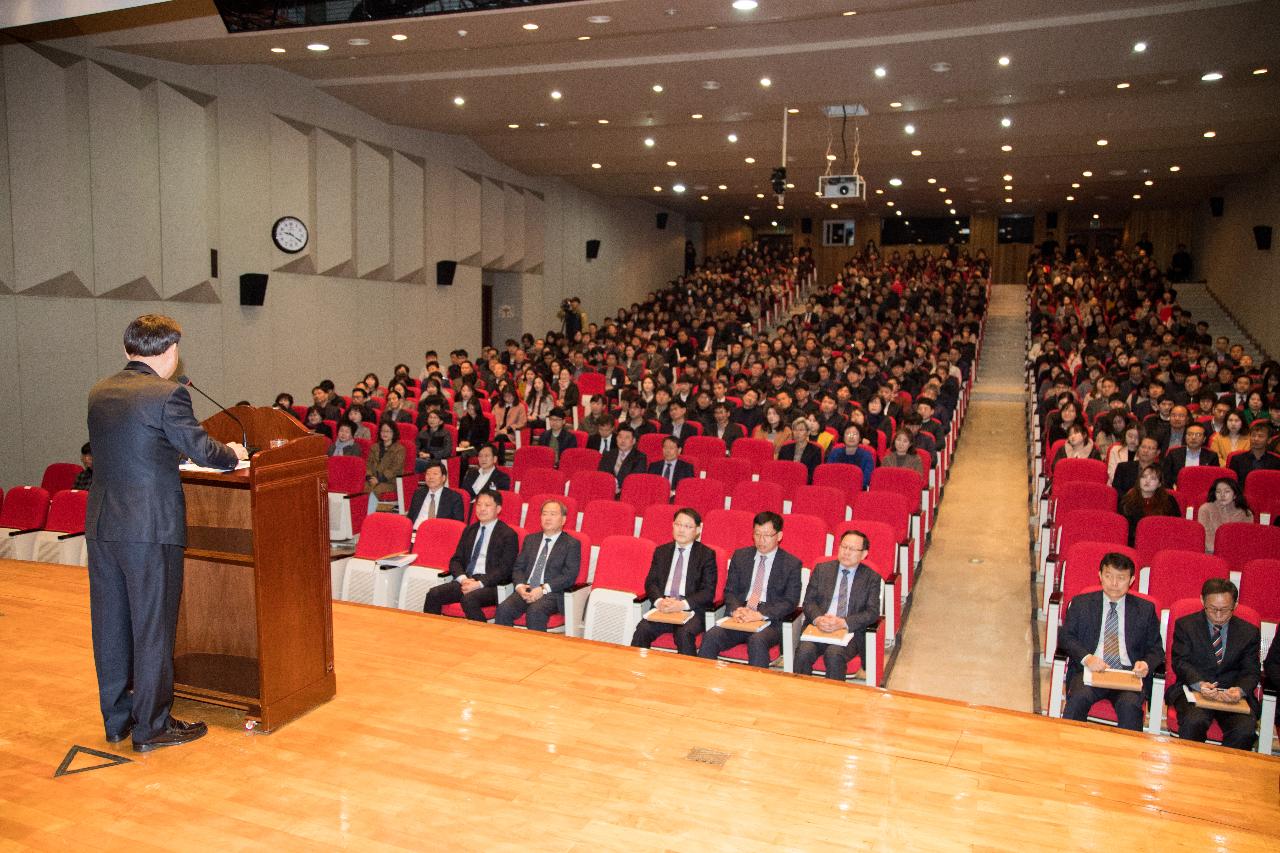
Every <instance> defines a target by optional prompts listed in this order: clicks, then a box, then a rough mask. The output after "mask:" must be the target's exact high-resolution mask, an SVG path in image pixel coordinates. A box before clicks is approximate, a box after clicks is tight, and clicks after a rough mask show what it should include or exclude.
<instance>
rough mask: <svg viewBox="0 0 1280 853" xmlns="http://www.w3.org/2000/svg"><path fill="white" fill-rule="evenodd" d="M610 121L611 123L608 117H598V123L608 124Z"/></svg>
mask: <svg viewBox="0 0 1280 853" xmlns="http://www.w3.org/2000/svg"><path fill="white" fill-rule="evenodd" d="M608 123H609V120H608V119H607V118H598V119H596V124H608Z"/></svg>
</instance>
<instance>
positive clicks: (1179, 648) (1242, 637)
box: [1165, 610, 1262, 714]
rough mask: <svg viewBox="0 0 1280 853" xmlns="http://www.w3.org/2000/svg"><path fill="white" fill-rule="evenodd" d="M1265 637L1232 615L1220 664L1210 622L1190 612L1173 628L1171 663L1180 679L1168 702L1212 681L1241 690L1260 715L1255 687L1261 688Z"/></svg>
mask: <svg viewBox="0 0 1280 853" xmlns="http://www.w3.org/2000/svg"><path fill="white" fill-rule="evenodd" d="M1261 642H1262V635H1261V634H1260V633H1259V632H1258V629H1257V628H1255V627H1253V626H1252V625H1250V624H1249V623H1248V622H1246V621H1244V620H1243V619H1241V618H1240V617H1239V616H1232V617H1231V621H1230V622H1228V623H1227V647H1226V648H1225V649H1224V650H1223V653H1222V663H1221V664H1219V663H1218V660H1217V658H1216V657H1215V656H1214V654H1213V641H1212V640H1211V639H1210V638H1209V621H1208V620H1207V619H1206V618H1205V615H1204V611H1203V610H1197V611H1196V612H1195V613H1189V614H1187V615H1186V616H1183V617H1182V618H1181V619H1179V620H1178V621H1177V622H1176V623H1174V626H1173V654H1172V656H1171V660H1170V664H1171V665H1172V667H1173V671H1174V673H1175V674H1176V675H1177V676H1178V677H1177V680H1176V681H1174V683H1173V684H1171V685H1170V686H1169V689H1168V691H1167V692H1166V693H1165V699H1166V700H1167V701H1169V702H1172V701H1173V697H1174V696H1175V695H1177V694H1178V693H1181V692H1182V686H1183V685H1184V684H1185V685H1187V686H1188V687H1190V686H1191V685H1192V684H1195V683H1196V682H1198V681H1211V682H1213V683H1214V684H1216V685H1218V687H1221V688H1227V687H1239V688H1240V690H1241V691H1243V692H1244V698H1245V699H1246V700H1247V701H1248V703H1249V706H1250V707H1251V708H1253V711H1254V713H1255V714H1256V713H1257V712H1258V700H1257V699H1256V698H1254V695H1253V691H1254V688H1256V687H1257V686H1258V680H1259V678H1260V676H1261V672H1262V665H1261V664H1260V663H1259V656H1260V655H1261Z"/></svg>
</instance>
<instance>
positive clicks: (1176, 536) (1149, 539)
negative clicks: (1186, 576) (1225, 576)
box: [1134, 515, 1204, 566]
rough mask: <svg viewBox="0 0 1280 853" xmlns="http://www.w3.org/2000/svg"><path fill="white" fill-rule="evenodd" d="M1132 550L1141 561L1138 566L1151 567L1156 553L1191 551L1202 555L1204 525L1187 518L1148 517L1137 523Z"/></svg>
mask: <svg viewBox="0 0 1280 853" xmlns="http://www.w3.org/2000/svg"><path fill="white" fill-rule="evenodd" d="M1134 548H1135V549H1136V550H1137V552H1138V556H1139V557H1140V558H1141V559H1142V562H1140V563H1138V565H1139V566H1149V565H1151V560H1152V558H1154V557H1155V555H1156V552H1157V551H1163V550H1174V551H1191V552H1193V553H1197V554H1203V553H1204V525H1202V524H1201V523H1200V522H1198V521H1192V520H1190V519H1187V518H1171V517H1169V516H1166V515H1149V516H1147V517H1146V518H1143V519H1142V520H1141V521H1139V522H1138V535H1137V537H1136V538H1135V540H1134Z"/></svg>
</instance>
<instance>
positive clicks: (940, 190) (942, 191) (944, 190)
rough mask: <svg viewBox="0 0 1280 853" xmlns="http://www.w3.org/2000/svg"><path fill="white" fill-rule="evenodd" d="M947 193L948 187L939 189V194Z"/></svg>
mask: <svg viewBox="0 0 1280 853" xmlns="http://www.w3.org/2000/svg"><path fill="white" fill-rule="evenodd" d="M946 191H947V188H946V187H938V192H940V193H945V192H946Z"/></svg>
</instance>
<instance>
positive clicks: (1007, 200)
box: [1004, 198, 1013, 204]
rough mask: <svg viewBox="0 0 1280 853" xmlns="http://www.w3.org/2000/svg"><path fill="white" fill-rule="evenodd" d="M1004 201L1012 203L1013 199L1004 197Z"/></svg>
mask: <svg viewBox="0 0 1280 853" xmlns="http://www.w3.org/2000/svg"><path fill="white" fill-rule="evenodd" d="M1004 203H1005V204H1013V199H1011V198H1006V199H1005V200H1004Z"/></svg>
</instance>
